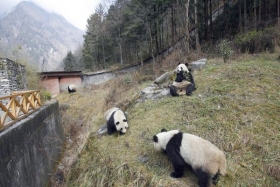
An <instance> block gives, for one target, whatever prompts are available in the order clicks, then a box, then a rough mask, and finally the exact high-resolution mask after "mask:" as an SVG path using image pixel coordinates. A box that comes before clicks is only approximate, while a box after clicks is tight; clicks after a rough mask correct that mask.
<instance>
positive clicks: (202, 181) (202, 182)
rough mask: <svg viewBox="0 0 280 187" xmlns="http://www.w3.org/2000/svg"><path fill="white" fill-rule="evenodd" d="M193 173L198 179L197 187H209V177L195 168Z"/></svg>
mask: <svg viewBox="0 0 280 187" xmlns="http://www.w3.org/2000/svg"><path fill="white" fill-rule="evenodd" d="M194 171H195V173H196V175H197V177H198V185H199V187H209V186H210V181H211V176H210V175H209V174H208V173H206V172H205V171H203V170H202V169H200V168H197V169H195V170H194Z"/></svg>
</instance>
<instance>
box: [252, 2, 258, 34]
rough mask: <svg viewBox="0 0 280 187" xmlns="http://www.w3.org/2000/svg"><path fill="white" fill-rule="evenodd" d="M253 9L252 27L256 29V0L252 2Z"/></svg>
mask: <svg viewBox="0 0 280 187" xmlns="http://www.w3.org/2000/svg"><path fill="white" fill-rule="evenodd" d="M253 6H254V8H253V11H254V28H255V30H257V3H256V1H254V2H253Z"/></svg>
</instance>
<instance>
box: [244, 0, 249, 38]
mask: <svg viewBox="0 0 280 187" xmlns="http://www.w3.org/2000/svg"><path fill="white" fill-rule="evenodd" d="M247 26H248V25H247V5H246V1H244V33H247Z"/></svg>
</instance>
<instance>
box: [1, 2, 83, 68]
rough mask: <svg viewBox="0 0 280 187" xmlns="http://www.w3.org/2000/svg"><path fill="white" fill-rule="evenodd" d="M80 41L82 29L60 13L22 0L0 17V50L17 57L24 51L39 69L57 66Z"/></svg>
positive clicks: (8, 55) (9, 55)
mask: <svg viewBox="0 0 280 187" xmlns="http://www.w3.org/2000/svg"><path fill="white" fill-rule="evenodd" d="M82 42H83V31H82V30H79V29H78V28H75V27H74V26H73V25H71V24H70V23H69V22H67V21H66V20H65V19H64V18H63V17H62V16H60V15H58V14H55V13H49V12H47V11H45V10H44V9H42V8H40V7H38V6H37V5H36V4H34V3H32V2H27V1H23V2H21V3H19V4H18V5H17V6H16V7H15V8H14V9H13V10H12V11H11V12H9V13H8V14H7V15H6V16H5V17H3V18H2V19H0V47H1V49H0V54H1V55H4V56H5V57H9V58H12V59H18V58H20V56H22V55H23V54H26V55H25V58H27V59H26V60H27V62H29V63H30V64H31V65H34V66H35V67H37V68H38V70H39V71H40V70H42V65H43V64H42V63H43V61H44V66H45V68H44V70H48V71H50V70H57V68H58V67H59V65H60V63H61V61H62V59H63V57H64V56H65V55H66V54H67V51H69V50H72V51H74V50H75V49H76V48H77V47H78V46H79V45H82Z"/></svg>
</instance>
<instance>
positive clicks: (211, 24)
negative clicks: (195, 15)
mask: <svg viewBox="0 0 280 187" xmlns="http://www.w3.org/2000/svg"><path fill="white" fill-rule="evenodd" d="M210 37H211V40H212V39H213V20H212V0H210Z"/></svg>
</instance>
